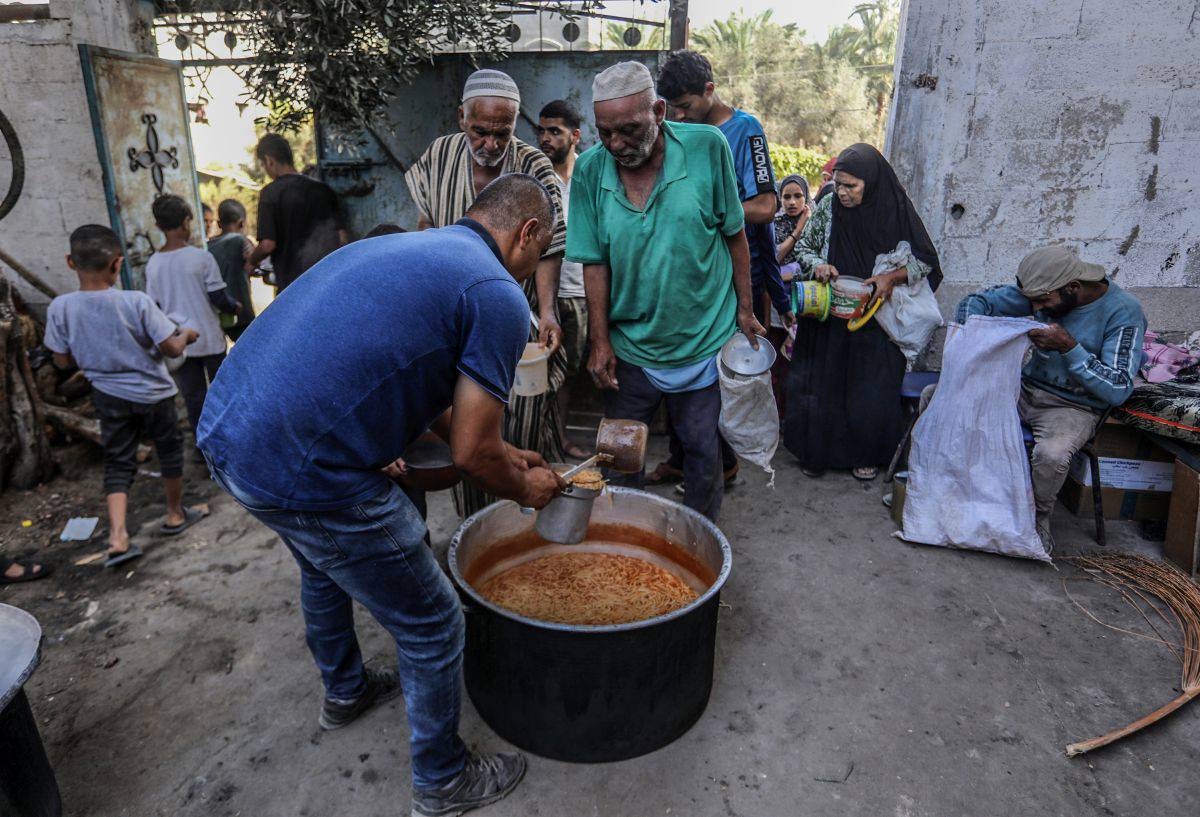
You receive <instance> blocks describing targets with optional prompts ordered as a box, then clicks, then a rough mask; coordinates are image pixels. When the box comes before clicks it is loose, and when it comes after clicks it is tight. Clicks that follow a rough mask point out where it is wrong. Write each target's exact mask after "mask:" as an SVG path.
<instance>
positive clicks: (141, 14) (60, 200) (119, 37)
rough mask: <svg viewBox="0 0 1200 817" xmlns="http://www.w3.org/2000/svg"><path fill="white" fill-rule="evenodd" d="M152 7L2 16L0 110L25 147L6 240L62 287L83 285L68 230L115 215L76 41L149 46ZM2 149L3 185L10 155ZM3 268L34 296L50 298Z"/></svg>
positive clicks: (105, 5)
mask: <svg viewBox="0 0 1200 817" xmlns="http://www.w3.org/2000/svg"><path fill="white" fill-rule="evenodd" d="M146 11H147V6H146V4H144V3H142V2H141V1H140V0H78V1H76V2H68V1H67V0H56V1H55V2H52V3H50V14H51V19H49V20H38V21H31V22H22V23H0V111H3V112H4V114H5V116H7V117H8V120H9V121H10V122H11V123H12V125H13V128H14V129H15V130H16V132H17V138H18V139H19V140H20V143H21V148H22V150H23V152H24V156H25V185H24V188H23V192H22V193H21V197H20V198H19V199H18V200H17V203H16V206H15V207H14V208H13V210H12V211H11V212H10V213H9V214H8V215H7V216H6V217H5V218H3V219H0V247H3V248H4V250H5V251H6V252H8V253H9V254H10V255H12V256H13V257H14V258H16V259H17V260H18V261H20V262H21V263H22V264H24V265H25V266H26V267H28V268H29V269H30V270H32V271H33V272H34V273H36V274H37V275H40V276H41V277H42V279H43V280H45V281H46V282H47V283H48V284H50V285H51V286H52V287H54V288H55V289H57V290H59V291H61V292H69V291H71V290H74V289H75V288H76V287H77V282H76V280H75V276H74V274H73V273H72V272H71V271H70V270H69V269H67V267H66V265H65V264H64V262H63V256H65V255H66V251H67V236H68V235H69V234H70V232H71V230H73V229H74V228H75V227H78V226H79V225H81V224H86V223H98V224H108V223H109V217H108V208H107V205H106V203H105V198H104V183H103V178H102V176H101V171H100V163H99V159H98V157H97V153H96V141H95V138H94V136H93V133H92V120H91V115H90V114H89V112H88V104H87V96H86V93H85V91H84V84H83V72H82V69H81V67H80V63H79V52H78V48H77V45H78V44H79V43H87V44H90V45H98V46H103V47H106V48H113V49H118V50H122V51H146V52H152V51H153V48H154V46H153V37H152V36H151V34H150V28H149V26H148V24H147V20H148V19H149V18H148V17H147V16H145V14H146ZM0 151H2V153H0V186H3V187H4V189H5V190H7V187H8V178H9V176H8V174H9V159H10V157H9V156H8V154H7V149H6V148H5V147H4V146H3V145H2V144H0ZM0 267H3V264H0ZM4 274H6V275H8V276H9V277H10V279H11V280H14V281H16V283H17V286H18V288H19V289H20V291H21V293H22V295H24V296H25V297H26V298H27V299H28V300H29V301H31V302H32V303H35V304H36V303H42V302H45V301H46V300H47V299H46V297H45V296H44V295H42V294H41V293H40V292H38V291H37V290H34V289H32V288H31V287H29V286H27V285H26V284H25V283H24V282H23V281H22V280H21V279H19V278H17V276H16V275H15V274H13V273H12V271H11V270H7V269H5V270H4Z"/></svg>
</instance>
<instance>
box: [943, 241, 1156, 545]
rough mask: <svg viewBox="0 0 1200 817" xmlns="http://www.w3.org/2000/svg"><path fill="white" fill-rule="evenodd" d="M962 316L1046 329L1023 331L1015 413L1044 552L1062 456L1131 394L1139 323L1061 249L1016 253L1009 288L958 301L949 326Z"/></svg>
mask: <svg viewBox="0 0 1200 817" xmlns="http://www.w3.org/2000/svg"><path fill="white" fill-rule="evenodd" d="M972 315H999V316H1012V317H1028V316H1030V315H1032V316H1033V317H1034V318H1036V319H1038V320H1041V321H1045V322H1046V326H1045V327H1044V328H1040V329H1034V330H1033V331H1031V332H1030V333H1029V339H1030V341H1032V342H1033V345H1034V346H1035V347H1037V348H1036V350H1035V351H1034V354H1033V357H1032V358H1030V360H1029V362H1028V363H1026V364H1025V368H1024V370H1023V371H1022V379H1021V397H1020V399H1019V401H1018V402H1017V410H1018V413H1019V414H1020V415H1021V421H1022V422H1024V423H1025V424H1026V425H1028V426H1029V427H1030V429H1032V431H1033V439H1034V445H1033V457H1032V462H1033V495H1034V502H1035V504H1036V506H1037V524H1038V533H1039V534H1040V535H1041V537H1042V542H1043V544H1044V545H1045V546H1046V552H1050V550H1051V549H1052V548H1053V538H1052V537H1051V535H1050V515H1051V512H1052V511H1053V510H1054V503H1055V499H1056V498H1057V497H1058V492H1059V489H1061V488H1062V486H1063V482H1064V481H1066V478H1067V471H1068V469H1069V468H1070V465H1071V458H1072V457H1074V455H1075V452H1076V451H1078V450H1079V449H1080V448H1082V447H1083V445H1084V444H1085V443H1086V442H1087V441H1088V440H1089V439H1091V436H1092V434H1093V433H1095V431H1096V424H1097V423H1098V422H1099V420H1100V417H1101V415H1102V413H1104V412H1107V411H1108V410H1109V409H1112V408H1115V407H1117V406H1119V405H1121V404H1122V403H1124V402H1125V400H1126V399H1127V398H1128V397H1129V395H1130V393H1131V392H1132V391H1133V378H1134V377H1136V376H1137V373H1138V369H1139V368H1140V367H1141V365H1142V356H1143V355H1142V336H1143V335H1144V334H1145V331H1146V316H1145V314H1143V312H1142V306H1141V304H1140V303H1138V301H1137V299H1136V298H1134V297H1133V296H1132V295H1130V294H1129V293H1128V292H1126V291H1125V290H1123V289H1121V287H1119V286H1117V284H1116V282H1114V281H1110V280H1107V275H1106V273H1105V269H1104V267H1102V266H1100V265H1099V264H1089V263H1087V262H1086V261H1082V260H1080V259H1079V257H1078V256H1077V255H1076V254H1075V252H1074V251H1073V250H1071V249H1070V248H1069V247H1065V246H1061V245H1059V246H1051V247H1041V248H1039V249H1036V250H1033V251H1032V252H1030V253H1029V254H1028V255H1026V256H1025V257H1024V258H1023V259H1022V260H1021V263H1020V264H1019V265H1018V267H1017V284H1016V286H1003V287H996V288H994V289H989V290H985V291H983V292H977V293H975V294H974V295H968V296H967V297H966V298H964V299H963V301H962V302H961V303H960V304H959V305H958V315H957V322H958V323H960V324H961V323H964V322H966V320H967V318H969V317H971V316H972ZM923 397H924V398H925V402H928V397H926V396H924V395H923Z"/></svg>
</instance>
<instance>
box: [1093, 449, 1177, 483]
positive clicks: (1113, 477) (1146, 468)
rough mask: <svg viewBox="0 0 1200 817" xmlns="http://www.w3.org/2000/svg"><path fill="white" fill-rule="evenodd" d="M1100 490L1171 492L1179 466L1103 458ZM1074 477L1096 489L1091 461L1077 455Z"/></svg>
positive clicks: (1152, 461) (1167, 463)
mask: <svg viewBox="0 0 1200 817" xmlns="http://www.w3.org/2000/svg"><path fill="white" fill-rule="evenodd" d="M1099 459H1100V487H1101V488H1121V489H1123V490H1126V491H1170V490H1171V485H1172V483H1173V482H1174V480H1175V463H1173V462H1158V461H1157V460H1135V459H1129V458H1127V457H1100V458H1099ZM1071 476H1072V477H1073V478H1074V479H1075V481H1076V482H1078V483H1080V484H1082V485H1084V486H1086V487H1088V488H1090V487H1092V468H1091V465H1090V464H1089V463H1088V458H1087V457H1086V456H1084V455H1083V454H1082V453H1079V454H1076V455H1075V459H1074V460H1072V461H1071Z"/></svg>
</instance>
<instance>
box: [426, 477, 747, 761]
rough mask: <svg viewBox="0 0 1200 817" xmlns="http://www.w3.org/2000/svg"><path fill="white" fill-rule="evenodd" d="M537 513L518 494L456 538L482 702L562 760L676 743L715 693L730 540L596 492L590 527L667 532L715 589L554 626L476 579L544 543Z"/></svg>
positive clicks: (469, 681) (640, 503) (647, 500)
mask: <svg viewBox="0 0 1200 817" xmlns="http://www.w3.org/2000/svg"><path fill="white" fill-rule="evenodd" d="M533 521H534V517H533V516H532V515H526V514H522V513H521V510H520V508H519V507H518V506H517V505H516V504H514V503H512V502H498V503H496V504H494V505H491V506H489V507H487V508H485V509H484V510H482V511H480V512H479V513H477V514H475V515H474V516H472V517H470V518H469V519H467V520H466V521H465V522H464V523H463V524H462V527H460V528H459V529H458V532H457V533H456V534H455V535H454V539H453V540H452V541H451V543H450V555H449V561H450V570H451V572H452V573H453V575H454V580H455V582H456V583H457V584H458V586H459V587H460V588H461V590H462V593H463V594H464V597H465V598H464V605H465V609H466V611H467V646H466V658H465V677H466V686H467V693H468V694H469V695H470V696H471V701H472V702H473V703H474V704H475V708H476V709H477V710H478V711H479V714H480V715H481V716H482V717H483V719H484V721H486V722H487V723H488V725H489V726H491V727H492V728H493V729H494V730H495V731H496V732H497V733H498V734H499V735H500V736H501V737H503V738H505V739H506V740H508V741H509V742H510V743H513V744H515V745H516V746H519V747H521V748H522V749H526V750H528V751H530V752H533V753H535V754H538V755H542V756H543V757H549V758H553V759H555V760H566V761H573V762H579V763H598V762H604V761H612V760H625V759H627V758H631V757H637V756H638V755H643V754H646V753H647V752H652V751H654V750H655V749H659V748H661V747H663V746H666V745H667V744H668V743H670V742H671V741H673V740H675V739H676V738H678V737H679V736H680V735H682V734H683V733H684V732H686V731H687V730H688V729H689V728H690V727H691V726H692V724H694V723H695V722H696V720H697V719H699V717H700V715H701V713H703V712H704V707H705V706H706V705H707V703H708V696H709V692H710V691H711V689H712V677H713V651H714V647H715V642H716V635H717V605H718V603H719V601H720V593H721V587H722V585H724V583H725V580H726V578H728V576H729V570H730V563H731V553H730V548H729V542H728V541H726V539H725V537H724V535H723V534H722V533H721V531H720V530H719V529H718V528H717V527H716V525H714V524H713V523H712V522H710V521H709V520H708V519H706V518H704V517H703V516H701V515H700V514H698V513H696V512H695V511H692V510H690V509H689V508H685V507H684V506H682V505H680V504H678V503H676V502H671V501H670V500H667V499H663V498H661V497H658V496H655V495H653V494H649V493H646V492H644V491H635V490H631V489H627V488H611V487H610V488H608V489H607V490H606V495H605V496H601V497H600V498H599V499H598V500H596V504H595V507H594V510H593V512H592V521H591V526H592V527H591V528H590V533H589V537H593V538H599V539H604V540H608V541H613V540H615V541H623V542H629V543H631V544H639V543H641V540H642V539H646V540H649V539H651V538H655V537H654V536H651V537H646V536H642V537H641V538H639V533H643V534H652V535H656V536H657V537H662V538H665V539H666V540H667V541H668V542H670V543H671V544H672V545H674V546H675V548H677V549H678V552H677V553H676V555H679V553H680V552H681V554H682V556H683V560H682V563H683V564H684V566H685V567H687V568H688V569H689V570H690V572H691V573H692V574H693V575H697V576H700V577H701V578H703V580H704V581H705V582H708V587H707V589H706V590H705V591H704V592H703V593H702V594H701V595H700V597H699V598H697V599H696V600H695V601H693V602H692V603H691V604H689V605H688V606H686V607H683V608H681V609H679V610H676V611H674V612H672V613H668V614H666V615H663V616H658V617H657V618H652V619H647V620H645V621H638V622H633V623H630V624H618V625H608V626H576V625H568V624H554V623H550V622H545V621H537V620H534V619H530V618H525V617H524V616H520V615H517V614H515V613H512V612H509V611H507V610H505V609H503V608H501V607H498V606H496V605H494V604H492V603H491V602H489V601H487V600H486V599H484V598H483V597H482V596H480V595H479V593H477V592H476V591H475V588H474V587H472V586H471V584H470V583H469V581H468V579H470V580H478V576H479V574H480V570H481V568H480V566H481V565H486V564H488V563H495V562H496V561H497V559H499V558H502V557H506V556H511V554H513V553H518V552H521V551H523V550H524V551H527V550H529V549H530V548H531V547H536V546H537V544H538V543H540V542H541V540H540V539H538V538H537V534H536V533H535V532H534V530H533ZM667 552H668V553H671V552H675V551H674V549H668V551H667Z"/></svg>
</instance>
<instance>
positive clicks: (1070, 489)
mask: <svg viewBox="0 0 1200 817" xmlns="http://www.w3.org/2000/svg"><path fill="white" fill-rule="evenodd" d="M1058 501H1059V502H1061V503H1062V504H1063V505H1065V506H1066V508H1067V510H1069V511H1070V512H1071V513H1073V514H1075V515H1076V516H1082V517H1086V518H1088V519H1091V518H1092V516H1093V515H1094V512H1093V502H1092V489H1091V488H1089V487H1087V486H1085V485H1083V483H1081V482H1079V480H1077V479H1075V478H1073V477H1067V481H1066V483H1065V484H1064V485H1063V487H1062V490H1061V491H1059V492H1058ZM1100 502H1101V504H1102V505H1103V507H1104V518H1105V519H1124V520H1132V521H1139V522H1140V521H1142V520H1151V521H1155V522H1161V521H1162V520H1164V519H1166V518H1167V509H1168V508H1170V506H1171V492H1170V491H1153V492H1152V491H1126V490H1123V489H1121V488H1105V487H1103V483H1101V488H1100Z"/></svg>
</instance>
